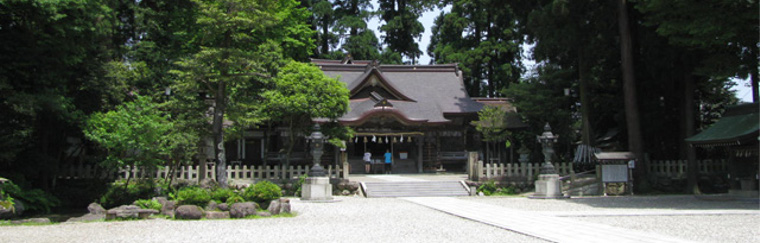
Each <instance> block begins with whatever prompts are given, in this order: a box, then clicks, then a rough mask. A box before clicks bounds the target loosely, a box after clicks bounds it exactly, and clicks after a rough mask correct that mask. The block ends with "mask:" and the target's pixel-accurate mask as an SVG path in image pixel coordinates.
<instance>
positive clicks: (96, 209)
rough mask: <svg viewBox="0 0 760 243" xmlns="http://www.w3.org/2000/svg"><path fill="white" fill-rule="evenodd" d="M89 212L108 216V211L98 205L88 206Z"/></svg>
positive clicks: (91, 204)
mask: <svg viewBox="0 0 760 243" xmlns="http://www.w3.org/2000/svg"><path fill="white" fill-rule="evenodd" d="M87 211H89V212H90V214H106V209H105V208H103V206H100V204H97V203H90V205H87Z"/></svg>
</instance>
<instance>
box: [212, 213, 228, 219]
mask: <svg viewBox="0 0 760 243" xmlns="http://www.w3.org/2000/svg"><path fill="white" fill-rule="evenodd" d="M206 218H207V219H228V218H230V212H218V211H208V212H206Z"/></svg>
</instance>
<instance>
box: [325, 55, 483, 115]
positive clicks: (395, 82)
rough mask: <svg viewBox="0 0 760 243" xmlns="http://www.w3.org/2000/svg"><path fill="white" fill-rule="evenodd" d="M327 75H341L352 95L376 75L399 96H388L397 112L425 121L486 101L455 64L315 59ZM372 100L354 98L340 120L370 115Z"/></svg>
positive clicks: (475, 108)
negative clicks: (472, 93)
mask: <svg viewBox="0 0 760 243" xmlns="http://www.w3.org/2000/svg"><path fill="white" fill-rule="evenodd" d="M313 62H314V63H315V64H316V65H317V66H318V67H319V68H320V69H321V70H322V71H323V72H324V73H325V74H326V75H328V76H330V77H333V78H338V80H340V81H341V82H344V83H345V84H346V86H347V87H348V88H349V90H351V94H352V96H353V95H354V94H356V93H358V92H360V91H361V90H362V89H363V88H364V87H367V85H370V83H369V82H371V80H372V77H373V76H374V77H377V82H379V83H380V84H381V85H380V86H382V87H383V88H384V89H385V90H386V91H388V92H389V93H390V94H392V95H394V96H397V98H399V99H398V100H393V99H390V97H386V98H389V100H388V102H390V103H391V104H392V105H393V109H395V110H394V111H393V112H394V114H395V115H400V116H403V119H402V120H406V121H407V122H409V121H426V122H427V123H442V122H450V121H449V120H448V119H446V118H445V117H444V115H453V114H472V113H476V112H478V111H479V110H480V109H481V108H482V107H483V104H481V103H478V102H476V101H474V100H473V99H471V98H470V97H469V96H468V95H467V91H466V90H465V87H464V81H463V78H462V73H461V71H459V69H458V67H457V65H456V64H443V65H377V63H376V62H367V61H354V62H352V63H346V64H343V63H341V62H340V61H338V62H329V61H321V60H313ZM372 102H373V101H372V100H371V99H352V100H351V110H350V111H349V112H348V113H346V114H345V115H344V116H342V117H341V118H340V119H339V120H341V121H346V122H347V121H358V120H360V119H364V118H367V117H368V115H370V114H377V112H370V110H371V109H373V108H374V107H375V106H374V103H372Z"/></svg>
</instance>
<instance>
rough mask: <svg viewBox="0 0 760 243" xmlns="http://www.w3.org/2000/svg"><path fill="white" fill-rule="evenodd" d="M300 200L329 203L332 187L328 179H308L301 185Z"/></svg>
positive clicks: (331, 198)
mask: <svg viewBox="0 0 760 243" xmlns="http://www.w3.org/2000/svg"><path fill="white" fill-rule="evenodd" d="M301 200H311V201H331V200H333V197H332V185H330V178H328V177H326V176H325V177H309V178H306V180H305V181H304V182H303V185H301Z"/></svg>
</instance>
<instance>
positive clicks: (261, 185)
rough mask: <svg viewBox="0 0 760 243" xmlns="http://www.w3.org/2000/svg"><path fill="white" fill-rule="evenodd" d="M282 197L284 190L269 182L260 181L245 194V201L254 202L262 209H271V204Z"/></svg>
mask: <svg viewBox="0 0 760 243" xmlns="http://www.w3.org/2000/svg"><path fill="white" fill-rule="evenodd" d="M280 197H282V189H281V188H280V187H279V186H277V185H275V184H274V183H271V182H269V181H259V182H257V183H256V184H254V185H253V186H249V187H247V188H246V189H245V191H244V192H243V199H245V200H246V201H254V202H256V203H258V204H259V205H261V207H262V208H267V207H269V202H271V201H272V200H275V199H278V198H280Z"/></svg>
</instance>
